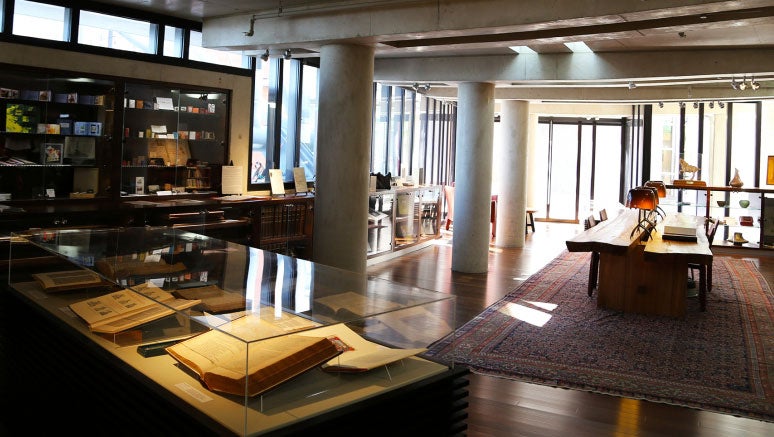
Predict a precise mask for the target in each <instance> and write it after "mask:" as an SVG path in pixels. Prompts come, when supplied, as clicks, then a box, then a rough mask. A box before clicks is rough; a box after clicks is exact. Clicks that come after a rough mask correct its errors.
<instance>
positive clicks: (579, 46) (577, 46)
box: [564, 41, 592, 53]
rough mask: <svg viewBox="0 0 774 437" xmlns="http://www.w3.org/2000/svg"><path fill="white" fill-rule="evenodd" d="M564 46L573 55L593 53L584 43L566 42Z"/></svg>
mask: <svg viewBox="0 0 774 437" xmlns="http://www.w3.org/2000/svg"><path fill="white" fill-rule="evenodd" d="M564 45H565V46H567V48H568V49H570V50H572V52H573V53H592V50H591V49H590V48H589V46H587V45H586V43H584V42H583V41H575V42H566V43H564Z"/></svg>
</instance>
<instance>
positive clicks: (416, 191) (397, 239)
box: [368, 186, 441, 258]
mask: <svg viewBox="0 0 774 437" xmlns="http://www.w3.org/2000/svg"><path fill="white" fill-rule="evenodd" d="M440 193H441V188H440V187H439V186H419V187H401V188H396V189H389V190H377V191H374V192H371V194H370V196H369V215H368V256H369V258H370V257H374V256H378V255H381V254H385V253H389V252H392V251H396V250H401V249H404V248H408V247H411V246H415V245H417V244H419V243H423V242H426V241H428V240H431V239H434V238H438V237H440V235H441V229H440V215H439V214H438V212H439V211H440V202H441V195H440Z"/></svg>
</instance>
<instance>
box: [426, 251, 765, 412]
mask: <svg viewBox="0 0 774 437" xmlns="http://www.w3.org/2000/svg"><path fill="white" fill-rule="evenodd" d="M589 257H590V254H589V253H587V252H586V253H583V252H573V253H571V252H567V251H565V252H564V253H562V254H560V255H559V256H558V257H557V258H556V259H554V260H553V261H552V262H551V263H549V264H548V265H547V266H546V267H544V268H543V269H542V270H540V271H539V272H537V273H535V274H534V275H532V276H531V277H530V278H529V279H528V280H527V281H525V282H524V283H523V284H521V285H520V286H519V287H518V288H517V289H515V290H513V291H511V292H510V293H508V294H507V295H506V296H505V297H503V298H502V299H501V300H500V301H498V302H497V303H495V304H493V305H492V306H490V307H489V308H487V309H486V310H484V311H483V312H482V313H481V314H479V315H478V316H476V317H475V318H474V319H473V320H471V321H470V322H468V323H466V324H465V325H463V326H462V327H460V328H459V329H458V330H457V331H455V333H454V334H452V336H450V337H447V338H446V339H443V340H441V341H439V342H438V343H436V344H435V345H433V346H431V348H430V349H429V351H428V353H427V355H429V356H431V357H434V358H435V359H439V360H441V361H444V362H447V363H449V362H452V361H454V362H456V363H461V364H465V365H467V366H468V367H469V368H470V369H471V371H474V372H476V373H480V374H483V375H490V376H497V377H503V378H510V379H515V380H521V381H527V382H533V383H539V384H545V385H550V386H554V387H563V388H572V389H579V390H587V391H593V392H598V393H605V394H611V395H617V396H624V397H629V398H635V399H644V400H648V401H653V402H661V403H668V404H674V405H681V406H686V407H691V408H699V409H704V410H709V411H715V412H721V413H726V414H733V415H738V416H742V417H748V418H754V419H760V420H766V421H770V422H771V421H774V404H773V402H774V392H773V391H772V387H771V380H770V375H771V374H772V373H774V323H773V321H772V317H774V307H772V291H771V289H770V288H769V286H768V284H767V283H766V281H765V280H764V278H763V277H762V276H761V275H760V273H759V272H758V270H757V269H756V267H755V265H754V264H753V263H752V262H750V261H746V260H740V259H734V258H730V257H722V256H716V257H715V259H714V264H713V289H712V291H711V292H710V293H709V294H708V296H707V311H706V312H700V311H699V303H698V300H697V299H689V301H688V304H687V314H686V317H685V318H683V319H674V318H669V317H660V316H644V315H637V314H627V313H621V312H618V311H610V310H605V309H600V308H597V306H596V293H595V294H594V296H593V297H589V296H588V295H587V293H586V284H587V281H588V269H589ZM687 275H688V272H687V271H686V278H687ZM452 340H453V344H454V345H455V347H454V348H452V346H451V344H452Z"/></svg>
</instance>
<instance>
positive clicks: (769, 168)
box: [766, 156, 774, 185]
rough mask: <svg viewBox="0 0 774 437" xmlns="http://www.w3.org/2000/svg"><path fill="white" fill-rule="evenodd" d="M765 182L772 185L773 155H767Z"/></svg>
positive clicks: (773, 174) (773, 179)
mask: <svg viewBox="0 0 774 437" xmlns="http://www.w3.org/2000/svg"><path fill="white" fill-rule="evenodd" d="M766 184H768V185H774V156H769V161H768V165H767V166H766Z"/></svg>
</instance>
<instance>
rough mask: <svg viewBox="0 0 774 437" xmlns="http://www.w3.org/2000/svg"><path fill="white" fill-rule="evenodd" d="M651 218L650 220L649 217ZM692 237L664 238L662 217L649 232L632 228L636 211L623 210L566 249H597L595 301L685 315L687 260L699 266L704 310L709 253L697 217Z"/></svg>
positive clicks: (646, 311)
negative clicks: (688, 238) (689, 238)
mask: <svg viewBox="0 0 774 437" xmlns="http://www.w3.org/2000/svg"><path fill="white" fill-rule="evenodd" d="M651 220H652V218H651ZM695 220H696V221H695V222H694V223H695V225H696V241H678V240H667V239H664V238H663V229H664V225H663V221H660V222H659V223H658V224H657V225H656V227H655V229H653V230H652V231H651V232H650V235H649V236H648V235H647V232H645V231H644V230H643V229H638V230H637V231H636V232H634V235H632V229H634V228H635V226H637V223H638V222H639V211H637V210H623V211H621V213H620V214H619V215H618V216H616V217H614V218H611V219H609V220H606V221H604V222H602V223H600V224H598V225H597V226H594V227H592V228H589V229H587V230H586V231H584V232H582V233H580V234H578V235H576V236H575V237H573V238H572V239H570V240H567V241H566V245H567V250H568V251H570V252H598V253H599V277H598V280H599V284H598V287H597V305H598V306H599V307H601V308H608V309H612V310H619V311H624V312H632V313H640V314H652V315H664V316H671V317H684V316H685V311H686V304H685V302H686V292H687V287H688V281H687V275H688V264H689V263H693V264H698V265H700V266H701V268H700V269H699V278H700V280H699V282H700V284H699V286H700V287H701V288H700V290H699V299H700V302H701V309H702V310H704V309H705V305H706V293H707V289H706V287H707V285H706V282H707V280H706V279H707V265H709V264H711V263H712V251H711V250H710V247H709V243H708V241H707V237H706V235H705V233H704V228H703V224H702V223H703V220H704V218H703V217H699V218H696V219H695Z"/></svg>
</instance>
